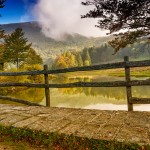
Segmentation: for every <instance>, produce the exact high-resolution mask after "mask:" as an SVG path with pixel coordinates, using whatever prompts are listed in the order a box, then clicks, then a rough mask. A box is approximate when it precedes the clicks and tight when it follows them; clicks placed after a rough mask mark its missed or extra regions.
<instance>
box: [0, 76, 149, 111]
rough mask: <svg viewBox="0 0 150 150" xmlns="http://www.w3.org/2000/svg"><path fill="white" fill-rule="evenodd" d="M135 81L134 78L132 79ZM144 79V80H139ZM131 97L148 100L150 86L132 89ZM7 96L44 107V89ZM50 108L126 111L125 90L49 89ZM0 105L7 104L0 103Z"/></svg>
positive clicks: (142, 108)
mask: <svg viewBox="0 0 150 150" xmlns="http://www.w3.org/2000/svg"><path fill="white" fill-rule="evenodd" d="M133 79H135V78H133ZM140 79H145V78H140ZM116 80H119V81H122V80H124V78H118V77H117V78H116V77H99V78H96V79H90V78H82V79H81V78H75V79H68V78H60V79H59V80H58V79H54V80H52V81H50V82H51V83H59V84H61V83H70V82H77V81H85V82H91V81H93V82H95V81H99V82H100V81H103V82H104V81H116ZM132 94H133V97H138V98H140V97H142V98H150V86H142V87H132ZM9 96H12V97H16V98H21V99H25V100H30V101H33V102H37V103H39V104H42V105H45V103H46V102H45V97H44V89H36V88H27V89H26V90H21V88H20V90H19V91H18V92H17V93H15V94H14V93H13V94H10V95H9ZM50 97H51V106H53V107H66V108H82V109H99V110H127V100H126V99H127V98H126V88H122V87H116V88H97V87H96V88H95V87H94V88H91V87H87V88H66V89H50ZM0 103H8V102H4V101H2V100H1V101H0ZM134 110H138V111H150V105H147V104H146V105H134Z"/></svg>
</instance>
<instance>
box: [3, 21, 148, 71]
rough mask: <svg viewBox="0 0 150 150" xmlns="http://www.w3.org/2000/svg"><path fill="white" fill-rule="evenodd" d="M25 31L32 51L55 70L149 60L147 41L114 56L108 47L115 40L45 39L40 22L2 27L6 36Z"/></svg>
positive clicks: (75, 35)
mask: <svg viewBox="0 0 150 150" xmlns="http://www.w3.org/2000/svg"><path fill="white" fill-rule="evenodd" d="M18 27H19V28H22V29H23V31H24V32H25V37H26V38H28V41H29V42H32V47H33V48H34V49H35V50H36V52H37V53H38V54H39V55H40V56H41V57H42V58H43V60H44V62H45V63H47V64H48V65H49V67H53V68H63V67H73V66H84V65H93V64H99V63H107V62H112V61H121V60H123V57H124V56H129V57H130V59H136V60H137V59H149V58H150V48H149V46H147V45H146V41H145V40H144V39H141V40H139V41H138V42H136V43H134V44H132V45H128V46H127V47H126V48H123V49H121V50H120V51H119V52H118V53H116V54H115V55H113V54H114V49H113V48H112V47H111V46H110V45H109V44H108V43H107V42H108V41H109V40H111V39H112V38H113V37H112V36H106V37H97V38H94V37H85V36H82V35H80V34H76V33H74V34H65V35H64V37H63V39H62V41H57V40H55V39H52V38H48V37H46V36H45V35H44V34H43V33H42V31H41V28H40V26H39V25H38V23H37V22H27V23H16V24H6V25H2V26H1V28H2V29H4V30H5V32H6V33H8V34H9V33H11V32H13V31H14V30H15V29H16V28H18Z"/></svg>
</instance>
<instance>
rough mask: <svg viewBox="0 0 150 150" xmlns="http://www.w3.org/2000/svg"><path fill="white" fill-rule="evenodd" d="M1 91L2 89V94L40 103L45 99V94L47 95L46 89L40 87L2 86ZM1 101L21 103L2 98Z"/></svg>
mask: <svg viewBox="0 0 150 150" xmlns="http://www.w3.org/2000/svg"><path fill="white" fill-rule="evenodd" d="M8 89H9V90H8ZM0 91H1V92H0V93H1V95H4V96H9V97H14V98H19V99H23V100H28V101H31V102H35V103H40V102H41V101H42V100H43V99H44V96H45V94H44V89H38V88H18V87H17V88H15V87H9V88H1V89H0ZM0 103H1V104H15V105H21V104H18V103H14V102H9V101H4V100H0Z"/></svg>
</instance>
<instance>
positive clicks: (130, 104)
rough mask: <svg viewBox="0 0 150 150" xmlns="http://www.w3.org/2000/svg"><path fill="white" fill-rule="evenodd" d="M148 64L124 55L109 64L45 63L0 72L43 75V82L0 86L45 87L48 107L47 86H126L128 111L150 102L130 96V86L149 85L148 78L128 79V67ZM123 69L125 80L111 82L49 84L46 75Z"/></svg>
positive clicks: (149, 63)
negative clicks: (54, 67) (61, 65)
mask: <svg viewBox="0 0 150 150" xmlns="http://www.w3.org/2000/svg"><path fill="white" fill-rule="evenodd" d="M145 66H150V60H145V61H129V58H128V57H127V56H126V57H124V62H117V63H111V64H102V65H94V66H84V67H73V68H65V69H57V70H48V67H47V66H46V65H45V66H44V69H43V70H40V71H29V72H0V76H23V75H44V80H45V83H43V84H39V83H7V82H5V83H1V82H0V87H10V86H19V87H36V88H45V97H46V106H48V107H50V89H49V88H73V87H126V92H127V104H128V111H133V104H150V98H136V97H132V86H149V85H150V80H132V81H131V79H130V68H133V67H145ZM117 68H124V69H125V79H126V80H125V81H113V82H75V83H68V84H49V79H48V75H49V74H60V73H68V72H77V71H93V70H106V69H117ZM0 99H3V100H9V101H14V102H18V103H23V104H27V105H39V104H35V103H31V102H29V101H25V100H20V99H15V98H11V97H6V96H0Z"/></svg>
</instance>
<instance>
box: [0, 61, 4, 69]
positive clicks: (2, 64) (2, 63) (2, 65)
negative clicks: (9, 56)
mask: <svg viewBox="0 0 150 150" xmlns="http://www.w3.org/2000/svg"><path fill="white" fill-rule="evenodd" d="M0 65H1V68H2V70H4V62H1V63H0Z"/></svg>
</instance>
